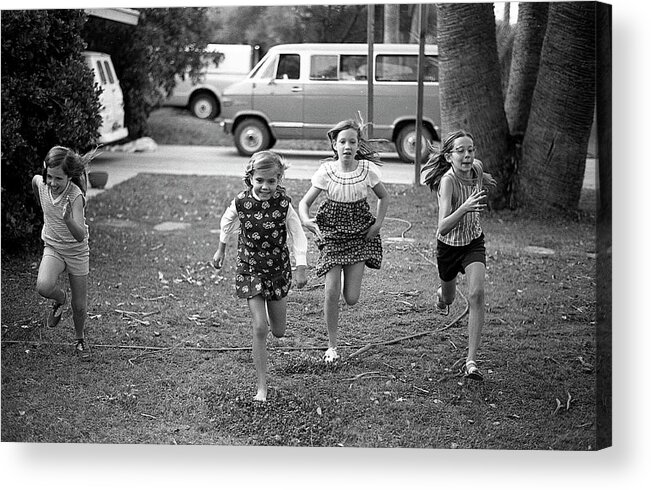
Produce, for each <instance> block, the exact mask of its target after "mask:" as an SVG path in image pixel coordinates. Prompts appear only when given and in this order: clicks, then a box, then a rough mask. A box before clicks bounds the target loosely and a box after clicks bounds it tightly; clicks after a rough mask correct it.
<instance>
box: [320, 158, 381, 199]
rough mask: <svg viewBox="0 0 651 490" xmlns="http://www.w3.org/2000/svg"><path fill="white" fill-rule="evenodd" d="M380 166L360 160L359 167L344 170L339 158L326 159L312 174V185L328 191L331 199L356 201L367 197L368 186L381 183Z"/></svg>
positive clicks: (327, 193) (328, 196) (327, 194)
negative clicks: (349, 170) (341, 168)
mask: <svg viewBox="0 0 651 490" xmlns="http://www.w3.org/2000/svg"><path fill="white" fill-rule="evenodd" d="M381 178H382V174H381V173H380V169H379V167H378V166H377V165H376V164H375V163H373V162H370V161H368V160H359V161H358V165H357V168H356V169H355V170H353V171H351V172H342V171H341V170H340V169H339V162H338V161H337V160H326V161H325V162H323V163H322V164H321V166H320V167H319V169H318V170H317V171H316V172H315V173H314V175H313V176H312V185H313V186H314V187H316V188H317V189H321V190H323V191H325V192H326V197H327V198H328V199H330V200H331V201H337V202H355V201H360V200H362V199H366V197H367V196H368V188H369V187H371V188H372V187H375V186H376V185H377V184H379V183H380V181H381Z"/></svg>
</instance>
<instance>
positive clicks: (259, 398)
mask: <svg viewBox="0 0 651 490" xmlns="http://www.w3.org/2000/svg"><path fill="white" fill-rule="evenodd" d="M253 401H255V402H266V401H267V390H263V389H259V390H258V393H257V394H256V395H255V396H254V397H253Z"/></svg>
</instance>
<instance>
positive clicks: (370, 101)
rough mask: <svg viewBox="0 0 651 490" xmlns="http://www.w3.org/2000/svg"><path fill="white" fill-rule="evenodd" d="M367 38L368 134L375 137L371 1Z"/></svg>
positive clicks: (373, 35) (369, 136) (373, 16)
mask: <svg viewBox="0 0 651 490" xmlns="http://www.w3.org/2000/svg"><path fill="white" fill-rule="evenodd" d="M366 10H367V17H366V40H367V43H368V59H367V62H366V86H367V87H368V89H367V90H368V91H367V95H366V117H367V121H366V122H367V123H368V126H367V135H368V138H369V139H370V138H372V137H373V79H374V78H375V72H374V70H375V63H373V40H374V38H375V5H374V4H372V3H370V4H368V6H367V7H366Z"/></svg>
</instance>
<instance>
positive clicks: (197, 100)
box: [190, 92, 219, 119]
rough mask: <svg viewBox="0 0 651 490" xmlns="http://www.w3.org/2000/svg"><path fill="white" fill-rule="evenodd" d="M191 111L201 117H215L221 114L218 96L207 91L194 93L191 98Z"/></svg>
mask: <svg viewBox="0 0 651 490" xmlns="http://www.w3.org/2000/svg"><path fill="white" fill-rule="evenodd" d="M190 112H192V115H193V116H195V117H198V118H199V119H215V118H216V117H217V116H218V115H219V103H218V102H217V98H216V97H215V96H214V95H212V94H209V93H205V92H203V93H200V94H197V95H193V96H192V99H191V100H190Z"/></svg>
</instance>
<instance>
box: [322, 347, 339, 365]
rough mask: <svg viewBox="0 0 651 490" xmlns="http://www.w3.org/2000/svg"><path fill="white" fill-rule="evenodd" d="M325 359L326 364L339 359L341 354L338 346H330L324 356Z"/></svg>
mask: <svg viewBox="0 0 651 490" xmlns="http://www.w3.org/2000/svg"><path fill="white" fill-rule="evenodd" d="M323 360H324V361H325V363H326V364H332V363H333V362H335V361H337V360H339V354H337V348H336V347H330V348H328V350H327V351H326V353H325V356H323Z"/></svg>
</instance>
